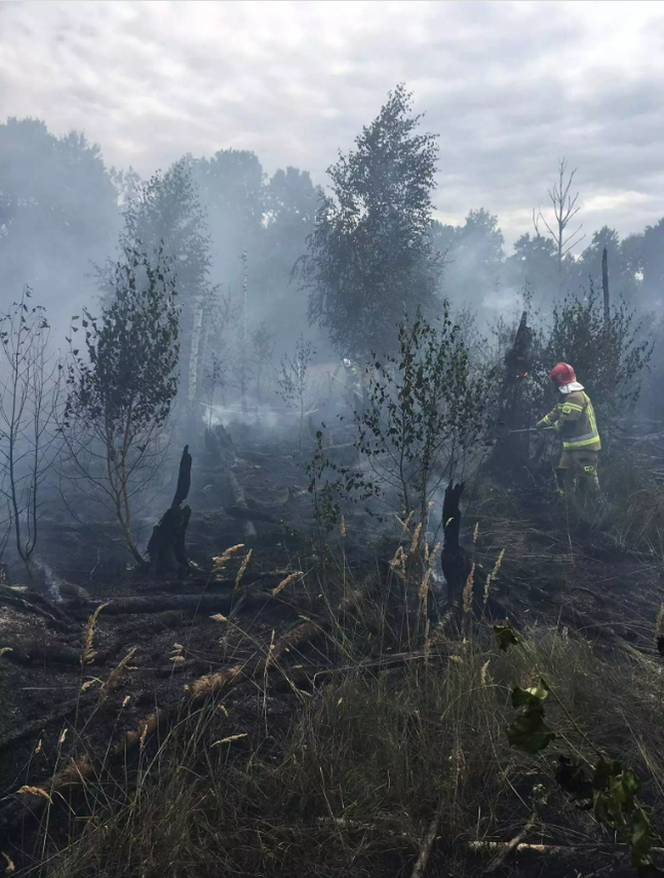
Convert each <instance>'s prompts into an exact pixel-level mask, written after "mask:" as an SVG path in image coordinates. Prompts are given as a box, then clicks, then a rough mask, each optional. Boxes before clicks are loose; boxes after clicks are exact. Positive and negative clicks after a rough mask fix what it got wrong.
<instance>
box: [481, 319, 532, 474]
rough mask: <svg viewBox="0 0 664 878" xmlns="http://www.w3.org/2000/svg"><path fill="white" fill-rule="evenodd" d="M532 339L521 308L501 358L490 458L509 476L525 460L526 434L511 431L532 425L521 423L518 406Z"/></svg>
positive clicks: (496, 470)
mask: <svg viewBox="0 0 664 878" xmlns="http://www.w3.org/2000/svg"><path fill="white" fill-rule="evenodd" d="M532 339H533V333H532V330H531V328H530V327H529V326H528V315H527V312H526V311H524V312H523V314H522V315H521V320H520V322H519V328H518V329H517V331H516V335H515V337H514V342H513V344H512V346H511V348H510V349H509V350H508V351H507V353H506V354H505V358H504V360H503V377H502V382H501V388H500V394H499V397H498V411H497V425H498V430H497V437H496V444H495V446H494V450H493V455H492V458H491V468H492V470H494V471H495V472H497V473H507V474H509V475H510V477H513V475H514V473H515V471H517V470H520V469H521V468H522V467H523V465H524V463H525V462H527V460H528V450H529V444H528V443H529V440H528V434H527V433H521V434H517V435H513V434H512V433H511V431H512V430H519V429H522V428H524V427H529V426H532V425H531V424H528V423H525V422H524V411H523V405H522V399H523V387H524V380H525V379H526V378H527V377H528V373H529V372H530V368H531V347H532Z"/></svg>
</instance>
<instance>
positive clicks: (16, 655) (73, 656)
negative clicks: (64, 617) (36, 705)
mask: <svg viewBox="0 0 664 878" xmlns="http://www.w3.org/2000/svg"><path fill="white" fill-rule="evenodd" d="M3 646H5V647H9V650H10V651H8V652H6V653H5V654H4V655H3V659H4V660H6V661H9V662H11V663H12V664H15V665H21V666H23V667H25V666H29V665H34V664H45V665H70V666H72V667H80V666H81V660H82V657H83V653H82V652H81V650H80V649H72V647H70V646H62V645H60V644H55V643H43V642H39V641H30V642H24V643H20V644H17V643H12V642H11V641H3ZM107 655H108V653H107V652H103V653H100V652H95V655H94V663H95V664H104V662H105V661H106V658H107Z"/></svg>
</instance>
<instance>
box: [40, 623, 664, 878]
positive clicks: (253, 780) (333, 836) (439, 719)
mask: <svg viewBox="0 0 664 878" xmlns="http://www.w3.org/2000/svg"><path fill="white" fill-rule="evenodd" d="M440 637H442V635H439V643H440ZM521 641H522V645H521V646H519V647H515V648H513V649H511V650H510V652H509V653H508V654H505V653H501V652H500V651H499V650H498V649H497V647H496V646H495V645H494V643H493V641H492V638H491V637H489V632H488V629H481V630H479V631H478V630H477V629H475V630H474V631H473V633H472V636H471V637H470V638H466V639H464V640H463V641H453V642H450V641H445V644H446V651H447V652H448V653H449V656H448V658H442V657H441V654H440V653H439V654H438V656H436V655H435V654H434V656H433V658H434V659H436V660H435V661H432V662H431V663H430V664H428V665H425V664H423V663H422V662H417V661H413V662H405V663H404V664H403V666H401V667H392V668H390V669H387V668H386V669H385V670H381V669H380V664H379V663H378V664H377V666H376V667H375V668H374V669H373V670H372V671H371V672H370V673H367V672H366V670H362V669H361V667H360V665H359V663H358V665H357V666H356V667H355V668H353V667H350V668H349V667H346V668H345V669H343V670H341V671H339V672H338V673H336V674H333V675H332V678H331V679H330V681H329V682H328V683H327V685H325V686H324V687H322V688H320V689H315V690H314V691H313V692H312V693H311V694H310V695H309V696H308V697H307V698H304V699H295V700H293V699H292V698H291V707H292V709H293V710H294V716H295V721H294V723H293V724H292V725H290V724H284V723H283V721H282V720H280V719H279V717H280V713H279V710H278V703H277V700H276V699H275V697H274V696H272V695H270V694H268V693H262V692H260V693H256V695H255V696H254V698H255V701H256V703H259V702H260V703H262V704H267V705H268V708H267V711H266V713H265V716H266V725H265V728H263V729H261V723H258V724H256V725H255V726H253V727H252V728H251V730H250V731H246V730H242V728H241V724H242V721H243V719H242V717H243V715H244V721H246V711H247V704H246V703H244V704H243V703H232V702H231V701H227V702H226V704H225V705H223V709H222V710H220V709H219V708H220V706H222V705H219V704H217V703H213V702H211V703H210V704H209V705H208V706H207V707H206V708H205V709H203V710H202V711H200V712H198V713H197V714H196V715H195V716H193V717H190V718H188V719H186V720H184V721H183V722H182V723H181V724H180V725H179V726H177V727H176V728H174V729H173V730H172V731H171V732H170V733H169V735H168V737H167V738H166V739H165V741H163V742H162V744H161V745H160V747H159V749H158V751H157V752H156V754H155V755H154V756H152V757H148V756H147V755H145V757H144V758H145V764H144V765H143V767H142V770H141V772H140V775H139V777H138V779H137V780H136V781H135V784H134V788H133V790H130V789H126V790H124V791H122V793H121V796H120V799H121V801H120V802H119V803H118V801H117V795H118V792H119V791H118V792H116V795H115V796H114V799H115V801H113V802H112V801H111V800H108V799H103V798H102V797H100V799H99V801H98V803H97V808H96V809H93V814H92V819H91V820H90V821H89V822H88V824H87V828H86V831H85V832H84V833H83V835H82V836H81V838H80V839H79V840H78V841H77V842H76V843H74V844H73V845H72V846H71V847H70V848H69V850H67V851H65V852H63V853H62V854H60V855H59V856H58V857H57V858H56V860H55V861H54V862H53V864H52V865H51V867H50V868H49V869H48V870H47V871H44V872H42V874H44V875H46V874H49V875H51V876H53V878H65V876H67V878H87V876H97V878H119V876H123V878H125V876H126V878H133V876H136V878H139V876H140V878H161V876H164V875H168V876H171V878H184V876H186V878H209V876H212V875H244V876H249V875H252V876H265V878H268V876H269V878H272V876H275V878H276V876H284V875H310V874H316V875H317V876H323V878H339V876H341V875H343V876H344V878H360V876H362V878H364V876H376V878H379V876H380V878H383V876H388V875H389V876H396V875H406V876H407V875H408V874H409V870H410V869H412V864H413V863H414V861H415V858H416V857H417V853H418V850H419V846H420V844H421V841H422V838H423V836H424V834H425V832H426V828H427V826H428V825H429V822H430V820H431V816H432V814H433V813H434V812H435V811H436V809H440V814H441V818H440V829H439V835H440V838H439V841H438V844H437V846H436V848H435V850H434V853H433V858H432V861H431V864H430V868H431V870H432V871H431V872H430V874H432V875H434V874H441V875H442V874H453V875H458V876H466V875H467V876H471V875H478V874H480V872H481V868H482V867H483V865H482V863H478V860H477V857H476V855H475V854H472V853H471V852H470V851H469V844H468V843H469V842H471V841H482V840H491V839H501V840H502V839H508V838H511V837H512V835H513V834H514V832H515V831H518V830H519V829H520V828H522V827H523V826H524V825H525V823H526V822H527V821H528V820H529V819H530V817H531V815H532V814H533V810H534V809H535V810H536V812H537V820H536V825H537V828H536V830H535V831H534V835H535V840H544V841H557V842H559V843H560V842H562V843H574V842H581V841H588V840H597V839H599V838H600V837H601V835H600V833H599V831H598V829H597V826H596V825H595V824H594V822H593V820H592V818H591V817H590V816H589V815H588V814H583V813H580V812H578V811H577V810H576V809H575V808H574V807H573V806H572V805H571V804H570V803H569V802H568V801H567V800H566V798H565V796H564V794H562V793H561V792H560V791H559V790H558V789H557V787H556V784H555V782H554V779H553V770H554V768H555V765H554V763H555V756H556V753H557V752H559V750H558V749H557V748H555V747H552V748H551V751H550V752H549V751H545V753H544V754H541V755H540V756H537V757H529V756H526V755H523V754H520V753H518V752H516V751H514V750H512V749H510V748H509V746H508V744H507V740H506V737H505V727H506V725H507V724H508V723H509V722H510V721H511V719H512V718H513V711H512V709H511V707H510V704H509V690H510V687H511V686H512V685H514V684H525V683H526V682H528V680H529V679H531V678H532V676H533V674H534V668H535V666H537V668H538V673H542V674H544V675H545V677H546V679H547V680H548V681H549V682H550V684H551V685H552V686H555V689H556V692H557V693H558V694H559V695H560V697H561V698H562V699H563V700H564V702H565V704H566V706H567V707H568V709H569V710H570V712H571V713H572V715H573V716H574V717H575V719H576V721H577V722H578V724H579V725H580V726H581V728H582V729H583V730H584V731H585V732H586V733H587V734H588V735H589V736H590V738H591V739H592V740H593V742H594V743H595V744H596V745H597V746H598V747H600V748H603V749H605V750H606V751H607V752H608V753H610V754H611V755H612V756H615V757H618V758H622V759H625V760H626V761H628V762H630V764H632V765H634V766H635V767H636V768H637V770H638V772H639V774H640V775H641V777H642V778H643V779H644V781H645V794H644V798H645V799H646V800H647V801H649V802H651V803H652V804H655V805H656V806H659V805H661V804H664V790H662V788H661V781H660V778H661V777H662V776H664V753H663V751H662V746H661V743H660V738H661V735H660V716H661V711H662V699H661V694H660V693H661V683H660V668H659V667H658V666H657V664H656V663H655V662H654V661H653V662H651V661H650V660H647V659H644V658H643V657H642V656H640V655H638V654H633V655H632V654H628V653H615V654H613V655H611V656H608V657H607V656H602V655H600V654H598V653H597V652H596V651H595V650H594V649H593V648H592V647H591V646H590V645H589V644H588V643H586V642H584V641H582V640H578V639H576V638H574V637H572V636H570V635H569V634H567V633H566V632H561V631H559V630H548V629H539V630H533V631H532V632H528V633H526V635H525V636H522V637H521ZM350 642H352V637H349V638H348V639H347V640H346V641H345V642H344V644H343V649H344V654H346V652H347V649H348V643H350ZM250 700H251V699H250ZM547 715H548V722H549V724H550V725H552V726H553V727H554V728H555V729H558V730H561V731H562V732H563V733H564V734H565V735H567V736H569V738H570V740H571V741H573V743H574V745H575V746H576V747H579V748H583V746H584V745H583V744H582V742H581V741H579V740H575V739H574V733H573V731H572V730H571V729H570V728H569V722H568V721H567V719H566V717H565V716H564V714H563V713H562V712H561V711H560V710H559V709H557V708H556V707H555V705H554V704H551V705H550V706H549V705H547ZM561 749H562V750H565V748H564V747H562V748H561ZM541 786H543V787H544V788H545V790H546V791H547V795H546V796H544V799H545V800H546V801H545V803H544V804H542V794H541V788H540V787H541ZM122 800H124V801H122ZM440 870H443V871H440Z"/></svg>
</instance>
